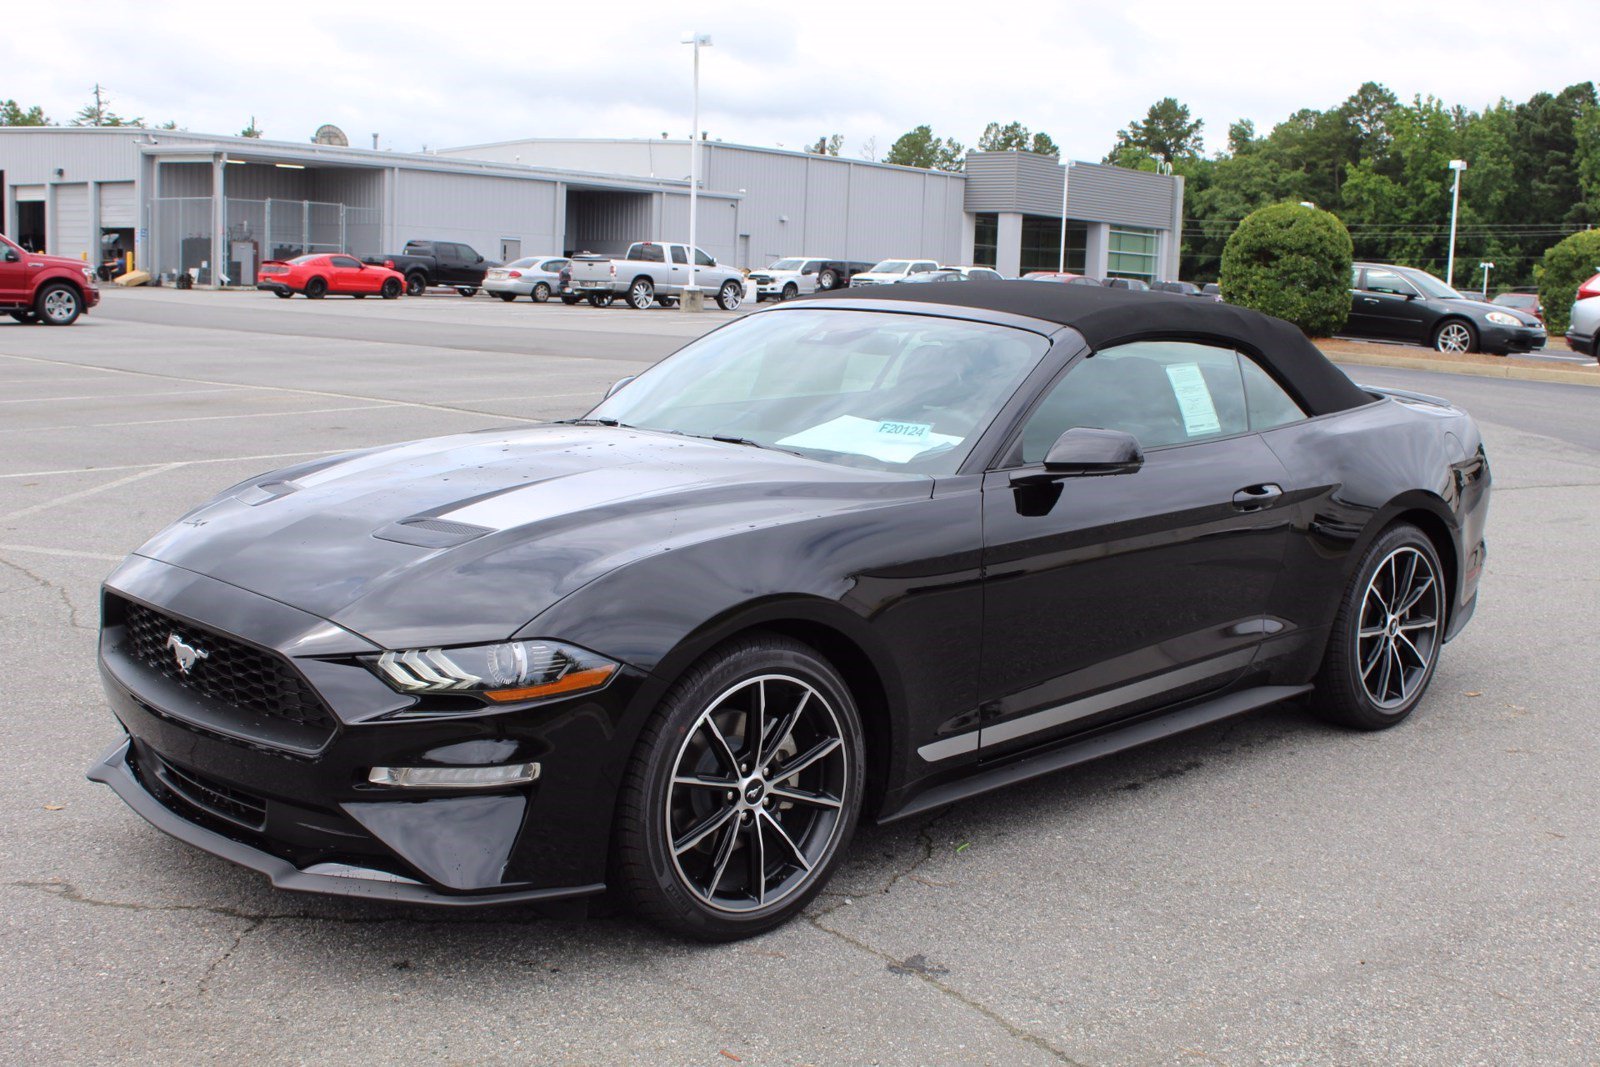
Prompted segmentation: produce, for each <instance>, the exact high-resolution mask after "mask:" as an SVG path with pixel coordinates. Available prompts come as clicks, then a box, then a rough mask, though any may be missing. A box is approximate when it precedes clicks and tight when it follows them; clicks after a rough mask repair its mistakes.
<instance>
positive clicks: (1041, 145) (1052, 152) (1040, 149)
mask: <svg viewBox="0 0 1600 1067" xmlns="http://www.w3.org/2000/svg"><path fill="white" fill-rule="evenodd" d="M1028 151H1030V152H1035V153H1037V154H1039V155H1041V156H1060V155H1061V149H1060V148H1058V147H1057V146H1056V142H1055V139H1054V138H1053V137H1051V136H1050V135H1049V134H1048V133H1044V132H1042V131H1041V132H1039V133H1036V134H1034V135H1033V140H1032V142H1030V143H1029V145H1028Z"/></svg>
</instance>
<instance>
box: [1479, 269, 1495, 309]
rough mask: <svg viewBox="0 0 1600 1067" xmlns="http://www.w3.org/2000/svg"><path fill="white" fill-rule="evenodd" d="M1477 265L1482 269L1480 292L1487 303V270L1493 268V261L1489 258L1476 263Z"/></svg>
mask: <svg viewBox="0 0 1600 1067" xmlns="http://www.w3.org/2000/svg"><path fill="white" fill-rule="evenodd" d="M1478 267H1479V268H1480V269H1481V270H1482V271H1483V293H1482V295H1483V299H1484V301H1485V302H1486V303H1487V302H1488V300H1489V272H1490V271H1491V270H1494V263H1493V262H1492V261H1490V260H1484V261H1483V262H1482V263H1479V264H1478Z"/></svg>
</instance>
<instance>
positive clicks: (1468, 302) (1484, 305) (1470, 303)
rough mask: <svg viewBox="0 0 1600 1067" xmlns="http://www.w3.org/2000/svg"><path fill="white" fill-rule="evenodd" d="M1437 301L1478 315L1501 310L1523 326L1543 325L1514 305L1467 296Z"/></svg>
mask: <svg viewBox="0 0 1600 1067" xmlns="http://www.w3.org/2000/svg"><path fill="white" fill-rule="evenodd" d="M1439 303H1441V304H1444V305H1445V306H1446V307H1455V308H1460V309H1462V310H1463V311H1471V312H1474V313H1475V314H1478V315H1487V314H1488V313H1489V312H1491V311H1503V312H1505V313H1506V314H1507V315H1510V316H1511V317H1512V318H1514V319H1516V320H1517V321H1518V322H1520V323H1522V325H1524V326H1540V325H1543V324H1542V323H1540V321H1539V320H1538V319H1537V318H1535V317H1534V316H1532V315H1530V314H1528V313H1527V312H1526V311H1521V310H1519V309H1517V308H1514V307H1507V306H1506V305H1504V304H1491V303H1488V302H1486V301H1483V300H1472V299H1469V298H1467V297H1462V298H1461V299H1460V300H1454V299H1444V300H1440V301H1439Z"/></svg>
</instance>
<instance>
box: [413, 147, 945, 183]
mask: <svg viewBox="0 0 1600 1067" xmlns="http://www.w3.org/2000/svg"><path fill="white" fill-rule="evenodd" d="M690 143H691V142H690V141H689V139H688V138H687V137H514V138H512V139H510V140H507V141H490V142H488V143H486V144H471V145H460V146H452V147H449V148H441V149H439V151H441V152H450V153H456V152H473V151H476V150H478V149H481V148H509V147H511V146H513V145H519V144H664V145H685V146H687V145H688V144H690ZM700 143H701V144H702V145H704V146H706V147H707V148H737V149H739V150H741V151H745V152H764V153H766V154H768V155H774V156H799V157H800V158H802V159H818V160H825V161H833V162H835V163H849V164H851V165H852V166H858V167H884V168H887V169H889V170H899V171H911V172H912V173H915V174H932V175H934V176H935V177H941V178H961V177H964V175H963V174H962V172H961V171H959V170H933V169H930V168H927V167H904V166H901V165H900V164H898V163H884V162H882V161H880V160H875V159H858V158H856V157H854V156H828V155H821V154H818V153H816V152H806V151H802V150H800V149H795V148H778V147H776V146H772V145H758V144H740V143H738V142H736V141H701V142H700Z"/></svg>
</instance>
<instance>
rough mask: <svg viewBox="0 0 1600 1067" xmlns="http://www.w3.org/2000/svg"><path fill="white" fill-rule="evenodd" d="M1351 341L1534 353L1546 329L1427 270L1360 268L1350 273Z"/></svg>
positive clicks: (1348, 328)
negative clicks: (1472, 297)
mask: <svg viewBox="0 0 1600 1067" xmlns="http://www.w3.org/2000/svg"><path fill="white" fill-rule="evenodd" d="M1342 332H1343V333H1344V334H1345V335H1346V336H1349V337H1371V338H1377V339H1379V340H1384V341H1409V342H1411V343H1412V344H1421V345H1431V346H1433V347H1434V348H1436V349H1438V350H1439V351H1440V352H1489V353H1492V354H1494V355H1497V356H1504V355H1509V354H1510V353H1512V352H1530V351H1532V350H1533V349H1535V348H1539V347H1540V346H1542V345H1543V344H1544V342H1545V332H1544V326H1543V325H1542V324H1540V322H1539V320H1538V319H1536V318H1534V317H1533V316H1532V315H1529V314H1527V313H1526V312H1523V311H1518V310H1517V309H1516V308H1509V307H1497V306H1495V305H1494V304H1485V303H1483V302H1482V301H1479V300H1469V299H1467V298H1466V297H1464V296H1462V295H1461V294H1460V293H1458V292H1456V291H1455V290H1454V289H1452V288H1450V287H1449V286H1448V285H1446V284H1445V283H1444V282H1442V281H1440V280H1439V279H1438V278H1435V277H1434V276H1433V275H1431V274H1429V273H1428V272H1426V271H1421V270H1416V269H1415V268H1412V267H1397V266H1394V265H1393V264H1389V263H1357V264H1355V265H1354V266H1353V267H1352V268H1351V271H1350V320H1349V322H1347V323H1346V324H1345V328H1344V330H1343V331H1342Z"/></svg>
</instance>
